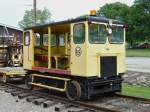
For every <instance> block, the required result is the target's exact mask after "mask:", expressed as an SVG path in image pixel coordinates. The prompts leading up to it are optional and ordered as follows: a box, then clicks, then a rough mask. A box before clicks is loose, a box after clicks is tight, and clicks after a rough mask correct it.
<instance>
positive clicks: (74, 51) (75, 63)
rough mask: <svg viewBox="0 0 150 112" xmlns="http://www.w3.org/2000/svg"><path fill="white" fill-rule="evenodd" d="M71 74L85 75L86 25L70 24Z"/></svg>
mask: <svg viewBox="0 0 150 112" xmlns="http://www.w3.org/2000/svg"><path fill="white" fill-rule="evenodd" d="M71 36H72V37H71V74H72V75H77V76H85V75H86V49H85V48H86V24H85V23H76V24H71Z"/></svg>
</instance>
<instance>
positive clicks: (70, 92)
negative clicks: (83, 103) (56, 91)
mask: <svg viewBox="0 0 150 112" xmlns="http://www.w3.org/2000/svg"><path fill="white" fill-rule="evenodd" d="M66 95H67V97H68V99H69V100H78V99H80V97H81V86H80V83H79V82H77V81H70V82H68V83H67V87H66Z"/></svg>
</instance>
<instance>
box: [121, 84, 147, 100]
mask: <svg viewBox="0 0 150 112" xmlns="http://www.w3.org/2000/svg"><path fill="white" fill-rule="evenodd" d="M122 94H125V95H129V96H137V97H143V98H148V99H150V87H138V86H132V85H128V84H122Z"/></svg>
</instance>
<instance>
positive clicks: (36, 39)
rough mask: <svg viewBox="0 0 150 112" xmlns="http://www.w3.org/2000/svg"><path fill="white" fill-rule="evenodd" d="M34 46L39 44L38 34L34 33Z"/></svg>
mask: <svg viewBox="0 0 150 112" xmlns="http://www.w3.org/2000/svg"><path fill="white" fill-rule="evenodd" d="M35 46H40V34H39V33H35Z"/></svg>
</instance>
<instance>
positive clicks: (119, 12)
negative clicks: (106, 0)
mask: <svg viewBox="0 0 150 112" xmlns="http://www.w3.org/2000/svg"><path fill="white" fill-rule="evenodd" d="M129 12H130V7H129V6H127V5H126V4H122V3H120V2H116V3H112V4H106V5H104V6H103V7H101V8H100V9H99V10H98V13H97V15H100V16H105V17H107V18H111V19H118V20H121V21H125V20H126V19H125V17H126V16H127V15H128V14H129Z"/></svg>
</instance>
